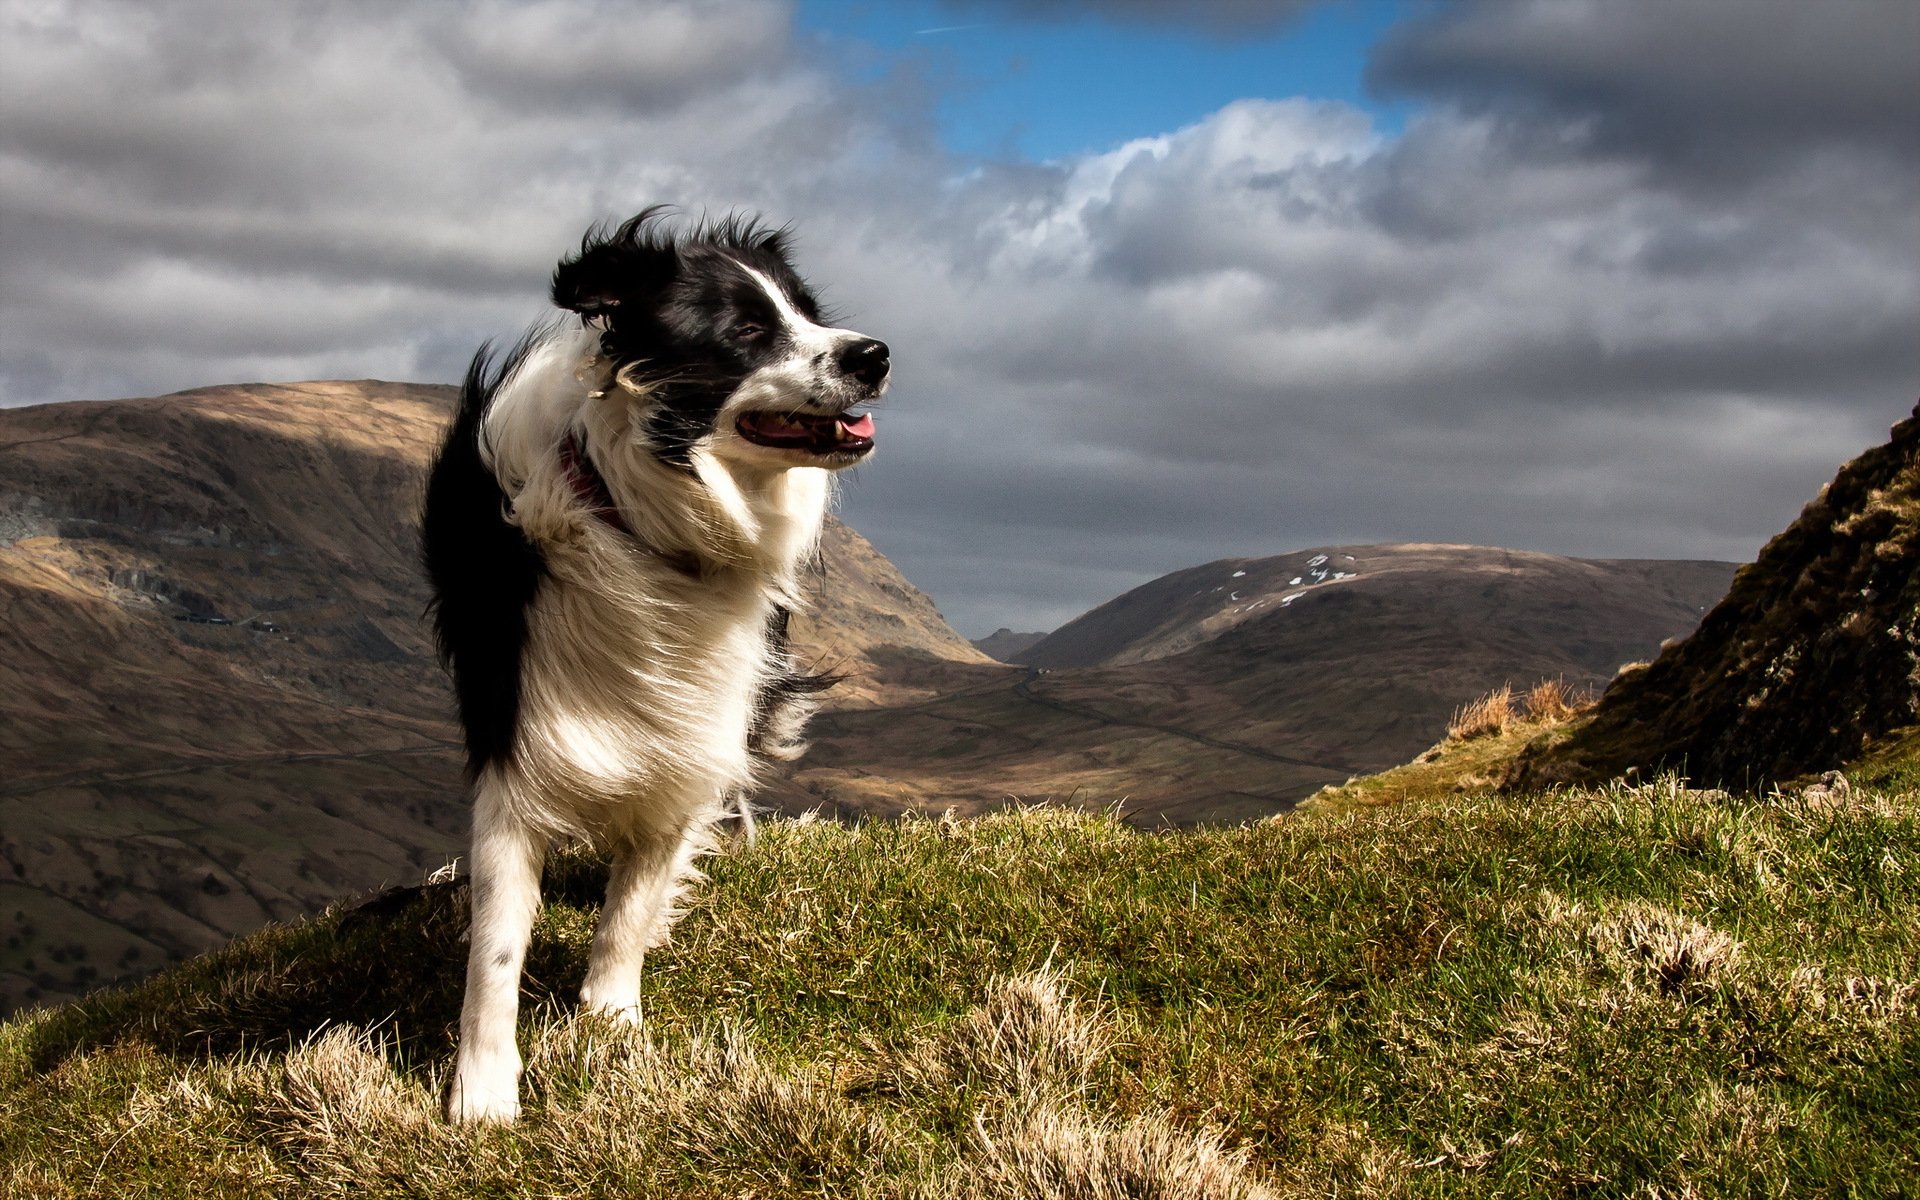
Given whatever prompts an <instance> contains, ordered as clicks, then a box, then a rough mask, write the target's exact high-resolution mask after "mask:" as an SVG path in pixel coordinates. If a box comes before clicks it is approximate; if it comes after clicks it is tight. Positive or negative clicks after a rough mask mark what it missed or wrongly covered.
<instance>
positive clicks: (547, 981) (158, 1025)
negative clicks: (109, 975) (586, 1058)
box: [30, 853, 607, 1070]
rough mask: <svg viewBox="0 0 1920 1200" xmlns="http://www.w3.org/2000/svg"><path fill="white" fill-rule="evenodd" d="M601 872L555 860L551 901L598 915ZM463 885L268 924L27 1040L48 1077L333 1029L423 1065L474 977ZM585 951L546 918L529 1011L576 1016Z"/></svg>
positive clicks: (530, 973) (449, 1042) (538, 937)
mask: <svg viewBox="0 0 1920 1200" xmlns="http://www.w3.org/2000/svg"><path fill="white" fill-rule="evenodd" d="M606 878H607V871H606V867H605V865H604V864H603V863H600V862H597V861H595V860H593V859H591V858H590V857H588V856H586V855H585V854H573V853H568V854H559V855H555V856H554V857H553V859H552V861H551V862H550V864H549V866H548V870H547V872H546V875H545V878H544V880H543V883H542V895H543V898H544V899H545V900H546V901H547V902H548V903H559V904H563V905H567V906H570V907H574V908H580V909H592V908H595V907H597V906H598V905H599V903H600V898H601V895H602V894H603V892H604V890H605V887H606ZM466 928H467V882H466V880H458V881H455V882H450V883H437V884H426V885H422V886H420V887H407V888H394V889H392V890H390V891H386V892H382V893H380V894H379V895H377V896H374V897H372V898H371V899H369V900H367V901H365V902H363V903H361V904H359V905H356V906H354V907H351V908H347V907H342V908H337V909H334V910H331V911H329V912H327V913H325V914H324V915H322V916H320V917H317V918H315V919H314V920H312V921H306V922H301V923H298V924H293V925H277V926H269V927H268V928H266V929H263V930H261V931H259V932H258V933H255V934H252V935H251V936H249V937H245V938H242V939H240V940H239V941H237V942H234V943H233V944H231V945H229V946H226V947H224V948H222V949H220V950H217V951H214V952H213V953H211V954H207V955H203V956H202V957H200V958H196V959H193V960H191V961H189V962H186V963H183V964H181V965H180V966H178V967H176V968H174V969H173V970H170V971H167V972H165V973H163V974H161V975H159V976H156V977H154V978H152V979H149V980H147V981H146V982H144V983H141V984H138V985H135V986H133V987H129V988H124V989H116V990H110V991H103V992H97V993H95V994H93V995H91V996H87V997H85V998H83V999H81V1000H79V1001H77V1002H75V1003H73V1004H71V1005H68V1006H66V1007H64V1008H61V1009H58V1010H56V1011H55V1012H53V1013H51V1014H50V1015H49V1016H47V1017H46V1018H45V1019H44V1021H43V1023H41V1024H40V1025H38V1026H37V1027H36V1028H35V1029H34V1030H33V1031H32V1033H31V1035H30V1036H31V1037H32V1039H33V1045H32V1057H33V1060H34V1064H35V1066H36V1067H38V1068H39V1069H41V1070H47V1069H50V1068H52V1067H55V1066H57V1065H59V1064H60V1063H61V1062H63V1061H65V1060H66V1059H68V1058H70V1057H72V1056H74V1055H76V1054H83V1053H86V1052H89V1051H92V1050H98V1049H103V1048H106V1047H109V1046H112V1045H114V1044H116V1043H120V1042H126V1041H134V1040H138V1041H139V1042H141V1043H143V1044H145V1045H147V1046H150V1047H152V1048H153V1049H155V1050H157V1051H159V1052H160V1053H162V1054H168V1055H173V1056H176V1057H182V1058H194V1057H203V1056H215V1055H226V1054H234V1053H239V1052H243V1051H248V1050H265V1049H277V1048H284V1047H286V1046H289V1045H295V1044H299V1043H302V1042H305V1041H307V1040H309V1039H311V1038H313V1037H315V1036H317V1035H318V1034H320V1033H322V1032H323V1031H325V1030H327V1029H329V1028H332V1027H334V1026H338V1025H348V1026H356V1027H359V1028H362V1029H366V1030H368V1031H370V1032H372V1033H373V1034H374V1035H375V1036H376V1037H377V1038H380V1039H382V1040H384V1041H385V1042H386V1043H387V1044H388V1046H389V1047H390V1052H391V1054H392V1056H393V1058H394V1059H395V1061H396V1062H397V1063H399V1064H401V1065H403V1066H405V1065H416V1066H417V1065H423V1064H426V1063H430V1062H433V1061H435V1060H437V1059H440V1058H443V1057H445V1056H446V1055H447V1054H449V1053H451V1052H452V1049H453V1044H454V1035H455V1032H456V1030H457V1028H458V1025H459V1017H460V1000H461V990H462V984H463V981H464V977H465V969H466ZM583 949H584V947H583V946H582V945H581V944H580V943H579V942H578V941H577V939H570V938H568V937H567V936H565V934H563V933H560V932H557V931H556V930H555V929H553V928H551V927H550V926H549V925H548V923H547V922H544V921H543V922H541V923H540V924H539V925H538V926H537V927H536V929H535V932H534V942H533V945H532V947H531V948H530V950H529V951H528V954H527V969H526V975H525V977H524V979H523V981H522V984H521V1002H522V1005H523V1009H524V1010H527V1011H531V1010H533V1009H535V1008H537V1007H540V1006H558V1007H567V1008H570V1007H572V1006H573V1005H574V1004H575V1003H576V1002H577V998H578V995H579V989H580V983H581V980H582V979H583V978H584V976H585V971H586V962H585V958H584V954H583Z"/></svg>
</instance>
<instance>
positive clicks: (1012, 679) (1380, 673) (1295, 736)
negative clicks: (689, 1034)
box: [782, 546, 1733, 824]
mask: <svg viewBox="0 0 1920 1200" xmlns="http://www.w3.org/2000/svg"><path fill="white" fill-rule="evenodd" d="M1316 559H1320V560H1325V561H1324V562H1322V563H1321V564H1320V565H1323V566H1324V565H1325V563H1326V562H1337V563H1339V564H1340V568H1339V569H1338V570H1333V571H1327V572H1324V575H1325V578H1324V579H1320V580H1315V579H1314V575H1315V568H1314V567H1311V566H1308V564H1310V563H1313V562H1314V561H1315V560H1316ZM1732 573H1733V564H1731V563H1685V562H1677V563H1670V562H1651V561H1614V562H1593V561H1583V560H1579V559H1569V558H1560V557H1556V556H1554V555H1547V554H1529V553H1524V552H1521V551H1508V550H1497V549H1489V548H1486V547H1480V546H1350V547H1336V548H1332V549H1328V550H1314V551H1303V552H1301V553H1299V554H1294V555H1284V556H1281V557H1278V558H1272V559H1229V560H1226V561H1224V562H1218V563H1210V564H1207V565H1206V566H1203V567H1196V568H1193V569H1192V570H1188V571H1179V572H1175V573H1174V574H1172V575H1169V576H1165V577H1163V578H1161V579H1158V580H1155V581H1153V582H1151V583H1149V584H1146V585H1144V586H1143V587H1141V588H1139V589H1136V590H1135V591H1134V592H1130V593H1128V594H1127V595H1126V596H1123V597H1120V598H1119V599H1117V600H1115V601H1113V602H1111V603H1110V604H1107V605H1103V606H1101V608H1099V609H1096V610H1094V612H1093V613H1090V614H1088V616H1087V617H1083V618H1081V619H1080V620H1078V621H1076V622H1073V623H1072V624H1071V625H1069V626H1066V627H1064V628H1063V629H1062V631H1061V633H1059V634H1055V635H1052V636H1051V637H1049V638H1048V639H1046V643H1052V644H1053V645H1054V646H1055V647H1056V649H1058V648H1059V647H1060V645H1061V644H1062V643H1061V642H1060V641H1056V639H1059V638H1061V637H1062V635H1064V634H1066V633H1067V632H1068V631H1069V630H1075V631H1076V634H1077V635H1085V637H1084V641H1083V644H1085V645H1090V646H1091V645H1099V646H1104V647H1105V650H1104V653H1106V654H1109V655H1111V656H1112V657H1113V658H1114V659H1116V660H1118V661H1110V662H1107V663H1105V664H1102V665H1092V666H1072V667H1061V668H1057V669H1048V670H1042V669H1041V668H1039V667H1037V666H1035V667H1029V668H1027V669H1025V670H1020V669H1015V668H1008V667H985V668H982V667H970V668H962V667H960V666H959V665H957V664H956V665H954V666H953V667H951V668H948V669H947V670H946V672H945V674H946V675H947V678H946V679H945V680H944V681H943V682H942V685H941V687H942V689H943V691H944V693H945V694H943V695H941V696H939V697H937V698H935V699H933V700H929V701H924V702H919V703H915V704H913V705H910V706H896V707H882V708H875V709H872V710H869V711H862V712H838V713H833V714H829V715H828V716H827V717H825V718H824V719H822V720H820V721H818V722H816V725H815V730H814V750H813V753H812V754H810V755H809V756H808V757H807V758H806V759H805V760H804V761H803V762H801V763H800V764H799V766H798V769H797V770H796V772H795V773H794V775H793V777H792V779H791V781H789V782H788V783H787V784H785V785H783V786H784V788H785V790H784V791H783V792H782V797H783V802H784V803H785V804H786V805H788V806H789V807H804V806H805V805H807V804H808V803H810V802H811V803H815V804H819V805H822V806H824V807H825V808H827V809H828V810H829V811H845V812H876V811H879V812H887V811H899V810H907V809H920V810H926V809H932V810H934V811H939V810H941V809H944V808H946V807H948V806H954V807H958V808H960V809H962V810H963V811H978V810H980V809H984V808H988V807H992V806H994V805H997V804H1001V803H1005V802H1006V801H1007V800H1008V799H1009V798H1021V799H1030V800H1031V799H1049V798H1051V799H1055V800H1061V801H1066V800H1069V799H1072V800H1075V801H1077V802H1081V803H1089V804H1093V805H1095V806H1100V805H1106V804H1111V803H1115V802H1120V801H1124V802H1125V803H1126V807H1127V810H1128V811H1129V812H1130V813H1131V814H1133V816H1134V817H1135V818H1136V819H1138V820H1140V821H1142V822H1145V823H1148V824H1158V823H1161V822H1177V823H1185V822H1193V821H1226V820H1241V819H1246V818H1249V817H1257V816H1266V815H1271V814H1273V813H1276V812H1282V811H1285V810H1286V809H1287V808H1289V807H1291V806H1292V805H1293V804H1294V803H1296V802H1298V801H1299V800H1300V799H1301V798H1302V797H1304V796H1306V795H1309V794H1311V793H1313V792H1314V791H1316V790H1318V789H1319V788H1321V787H1323V786H1325V785H1327V784H1330V783H1339V782H1341V781H1342V780H1344V779H1346V778H1348V777H1349V776H1351V775H1356V774H1361V773H1365V772H1371V771H1378V770H1382V769H1385V768H1387V767H1390V766H1392V765H1394V764H1396V763H1399V762H1404V761H1405V760H1407V759H1408V758H1411V757H1412V756H1413V755H1415V754H1417V753H1419V752H1420V751H1421V750H1423V749H1425V748H1426V747H1427V746H1429V745H1432V744H1433V743H1434V742H1435V741H1437V740H1438V739H1439V738H1440V736H1441V735H1442V733H1443V732H1444V731H1445V729H1446V724H1447V718H1448V714H1450V713H1451V712H1452V711H1453V710H1454V708H1456V707H1457V706H1458V705H1460V704H1461V703H1462V702H1464V701H1466V700H1468V699H1470V698H1471V697H1473V696H1475V695H1478V694H1480V693H1482V692H1485V691H1487V690H1488V689H1490V688H1493V687H1497V686H1499V685H1501V684H1503V683H1512V684H1515V685H1517V686H1520V687H1523V688H1524V687H1526V686H1527V685H1529V684H1531V683H1533V682H1535V681H1537V680H1539V679H1543V678H1558V679H1563V680H1565V681H1566V682H1567V684H1568V685H1569V686H1570V687H1573V688H1575V689H1581V688H1592V689H1594V690H1598V688H1599V687H1600V686H1601V685H1602V684H1604V683H1605V682H1606V681H1607V680H1608V679H1610V678H1611V677H1612V676H1613V674H1614V672H1615V670H1616V669H1617V668H1618V667H1619V665H1620V664H1621V663H1622V662H1625V661H1628V660H1630V659H1634V658H1644V657H1646V656H1648V655H1650V654H1652V653H1654V651H1655V650H1656V649H1657V647H1658V646H1659V645H1660V642H1661V641H1662V640H1663V639H1665V638H1670V637H1677V636H1680V635H1682V634H1685V633H1686V632H1688V631H1689V630H1691V629H1692V628H1693V627H1694V625H1695V624H1696V623H1697V621H1698V620H1699V615H1700V613H1701V612H1702V611H1703V610H1704V609H1705V608H1706V607H1708V606H1709V605H1711V604H1712V603H1713V602H1714V601H1715V600H1717V599H1718V598H1719V596H1720V595H1721V594H1722V592H1723V591H1724V589H1725V587H1726V583H1727V581H1728V579H1729V578H1730V577H1731V576H1732ZM1336 575H1337V576H1338V578H1336ZM1296 578H1297V579H1299V580H1300V581H1301V582H1300V583H1299V584H1294V583H1292V582H1291V581H1292V580H1294V579H1296ZM1156 601H1157V602H1158V603H1156ZM1114 612H1118V613H1120V614H1122V616H1123V618H1124V619H1116V620H1113V621H1111V622H1107V621H1106V617H1105V616H1102V615H1101V614H1111V613H1114ZM1095 618H1098V619H1095ZM1103 623H1104V624H1106V625H1107V628H1105V629H1103V628H1102V625H1103ZM1114 629H1118V630H1121V631H1122V632H1123V633H1124V632H1125V631H1126V630H1129V629H1130V630H1132V631H1133V632H1132V634H1131V636H1130V637H1127V636H1121V634H1120V633H1112V632H1110V630H1114ZM1046 643H1043V644H1046ZM1174 645H1179V646H1181V648H1180V649H1178V650H1177V651H1174V650H1170V649H1169V647H1171V646H1174ZM1148 648H1151V649H1152V650H1153V653H1151V654H1150V655H1149V653H1148ZM1088 653H1091V651H1088Z"/></svg>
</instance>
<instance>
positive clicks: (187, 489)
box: [0, 381, 988, 1010]
mask: <svg viewBox="0 0 1920 1200" xmlns="http://www.w3.org/2000/svg"><path fill="white" fill-rule="evenodd" d="M452 402H453V391H452V389H450V388H439V387H423V386H415V385H405V384H389V383H378V382H371V381H362V382H341V383H311V384H296V385H287V386H267V385H248V386H238V387H222V388H208V389H203V390H199V391H193V392H185V393H181V394H179V395H174V396H167V397H160V398H156V399H144V400H125V401H115V402H111V403H97V404H63V405H49V406H43V407H37V408H25V409H10V410H5V411H0V606H3V607H0V611H4V614H5V619H4V622H0V764H3V765H0V918H4V920H5V921H6V922H7V925H6V927H5V928H4V929H3V930H0V936H3V937H4V939H5V940H4V941H3V942H0V1010H5V1009H8V1008H11V1007H13V1006H14V1005H16V1004H18V1003H19V1002H21V1001H22V1000H25V999H32V998H36V997H40V996H59V995H63V994H65V995H71V994H75V993H77V992H78V991H79V990H82V989H83V988H84V987H86V986H87V985H88V984H90V983H92V982H96V981H99V980H105V979H114V978H118V977H121V976H124V975H128V974H138V973H140V972H142V971H144V970H150V969H152V968H153V967H157V966H159V965H161V964H162V963H165V962H169V961H173V960H175V959H177V958H180V957H182V956H184V955H187V954H192V953H197V952H199V951H202V950H205V949H207V948H208V947H210V946H213V945H217V944H219V943H221V942H223V941H225V940H227V939H228V938H230V937H232V936H234V935H235V934H238V933H242V932H246V931H248V930H251V929H254V928H257V927H258V926H259V925H261V924H262V923H264V922H266V921H269V920H285V919H289V918H292V917H294V916H298V915H302V914H306V913H310V912H313V911H315V910H316V909H317V908H318V907H319V906H320V905H321V904H324V903H326V902H327V901H329V900H332V899H334V898H336V897H338V896H340V895H343V894H347V893H350V892H353V891H356V890H361V889H365V888H369V887H374V886H378V885H380V884H382V883H392V882H396V881H400V880H407V879H414V878H418V876H419V875H420V873H421V872H422V871H423V870H426V869H430V868H431V867H434V866H437V865H439V864H441V863H444V862H446V861H447V860H448V858H450V857H451V856H452V855H454V854H456V853H458V849H459V847H460V845H461V844H462V842H463V840H464V837H465V827H466V805H465V801H464V796H463V788H462V783H461V780H460V768H459V761H460V760H459V754H458V751H457V747H456V742H457V736H456V733H455V730H454V728H453V726H452V724H451V722H450V712H451V705H450V698H449V693H448V688H447V685H446V682H445V679H444V677H443V676H442V674H441V673H440V670H439V668H438V666H437V665H436V664H435V662H434V661H433V656H432V650H431V646H430V644H429V640H428V632H427V629H426V626H425V624H424V622H423V621H422V611H423V609H424V607H425V604H426V599H427V597H426V591H425V588H424V584H423V580H422V577H421V573H420V571H419V569H418V568H417V566H416V558H417V554H416V549H415V547H416V538H417V534H416V531H415V528H416V527H415V522H416V515H417V509H418V503H419V490H420V486H421V482H420V480H421V471H422V469H423V466H424V463H425V461H426V459H427V456H428V454H429V453H430V451H431V448H432V446H433V445H434V443H435V441H436V439H437V437H438V435H439V432H440V429H441V427H442V425H443V423H444V421H445V418H446V415H447V413H448V412H449V411H450V407H451V405H452ZM823 572H824V575H825V578H824V580H823V583H822V587H821V593H822V595H821V601H820V604H819V608H818V611H817V612H816V613H815V614H813V615H812V616H810V617H809V618H808V620H807V621H805V622H803V623H801V626H800V628H799V629H798V630H797V633H798V641H799V644H800V646H801V650H802V653H803V654H805V655H807V656H808V657H810V658H812V659H815V660H820V661H831V662H833V663H836V664H839V665H840V666H841V667H842V669H845V670H848V671H850V672H851V673H852V674H853V675H854V676H855V678H854V679H852V680H851V681H850V682H849V684H848V686H847V688H846V693H847V694H846V698H845V700H844V702H846V703H854V704H858V703H874V702H878V701H882V700H912V699H914V698H917V697H919V696H922V695H924V694H925V691H924V689H925V686H926V685H925V682H924V680H923V679H921V678H917V677H916V673H915V672H913V671H911V670H909V669H906V668H910V667H911V666H912V665H913V664H915V663H917V662H919V661H920V660H921V659H923V658H926V657H928V656H935V655H944V656H948V657H951V658H953V659H956V660H959V661H962V662H968V663H985V662H987V661H988V660H987V659H986V658H985V657H984V656H983V655H980V654H979V653H978V652H976V651H975V650H974V649H973V648H972V647H971V646H969V645H968V644H967V643H966V641H965V640H964V639H962V638H961V637H960V636H959V635H958V634H956V633H954V632H953V631H952V630H951V629H949V628H948V627H947V626H946V623H945V622H944V621H942V620H941V619H940V617H939V614H938V613H937V612H935V611H934V609H933V605H932V603H931V602H930V601H928V600H927V598H926V597H925V596H924V595H922V594H921V593H919V592H918V591H916V590H914V589H913V588H912V586H911V585H909V584H908V583H907V582H906V581H905V580H904V579H902V578H901V577H900V575H899V572H897V571H896V570H894V569H893V567H892V565H891V564H889V563H887V562H886V560H885V559H884V558H882V557H881V556H880V555H879V554H878V553H877V552H875V551H874V550H873V548H872V547H871V546H869V545H867V544H866V542H865V541H864V540H863V539H861V538H860V537H859V535H857V534H855V533H853V532H852V531H851V530H848V529H846V528H845V527H844V526H840V525H838V524H837V523H836V524H835V525H834V526H833V527H832V528H831V529H830V530H829V533H828V536H827V539H826V544H825V547H824V564H823ZM873 655H878V656H881V658H883V659H884V664H885V669H884V670H883V667H882V665H881V663H880V662H877V661H875V659H874V658H873V657H870V656H873ZM920 674H924V673H923V672H922V673H920Z"/></svg>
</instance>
